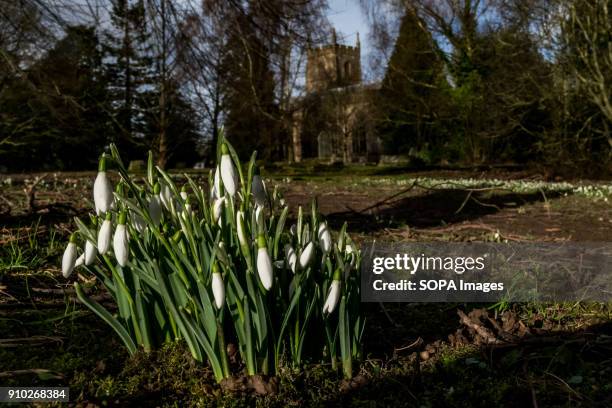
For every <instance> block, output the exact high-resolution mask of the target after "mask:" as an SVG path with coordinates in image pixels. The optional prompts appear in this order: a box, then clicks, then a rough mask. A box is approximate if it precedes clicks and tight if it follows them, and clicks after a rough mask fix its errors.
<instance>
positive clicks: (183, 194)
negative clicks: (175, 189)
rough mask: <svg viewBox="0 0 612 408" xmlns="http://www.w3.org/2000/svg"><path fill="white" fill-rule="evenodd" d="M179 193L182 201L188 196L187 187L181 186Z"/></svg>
mask: <svg viewBox="0 0 612 408" xmlns="http://www.w3.org/2000/svg"><path fill="white" fill-rule="evenodd" d="M180 195H181V198H182V199H183V201H186V200H187V197H189V194H187V189H186V188H185V186H183V187H182V188H181V192H180Z"/></svg>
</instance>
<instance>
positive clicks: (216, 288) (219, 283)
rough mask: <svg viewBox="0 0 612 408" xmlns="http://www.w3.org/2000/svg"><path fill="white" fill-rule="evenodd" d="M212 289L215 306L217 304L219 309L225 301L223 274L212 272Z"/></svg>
mask: <svg viewBox="0 0 612 408" xmlns="http://www.w3.org/2000/svg"><path fill="white" fill-rule="evenodd" d="M212 291H213V296H214V298H215V306H217V309H221V308H222V307H223V304H224V303H225V285H224V284H223V278H222V277H221V274H220V273H218V272H215V273H213V274H212Z"/></svg>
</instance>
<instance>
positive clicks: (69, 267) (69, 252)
mask: <svg viewBox="0 0 612 408" xmlns="http://www.w3.org/2000/svg"><path fill="white" fill-rule="evenodd" d="M76 259H77V247H76V244H75V243H74V242H69V243H68V245H67V246H66V249H65V250H64V255H63V256H62V275H63V276H64V278H67V277H69V276H70V274H71V273H72V271H73V270H74V266H75V263H76Z"/></svg>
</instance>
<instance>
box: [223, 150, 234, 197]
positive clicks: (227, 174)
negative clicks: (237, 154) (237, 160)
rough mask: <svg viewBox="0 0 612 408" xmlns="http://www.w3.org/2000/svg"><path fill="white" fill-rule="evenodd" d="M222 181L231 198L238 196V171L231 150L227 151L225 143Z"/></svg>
mask: <svg viewBox="0 0 612 408" xmlns="http://www.w3.org/2000/svg"><path fill="white" fill-rule="evenodd" d="M220 168H221V181H223V187H225V190H227V192H228V193H229V195H230V196H232V197H233V196H234V194H236V190H237V187H238V183H237V179H238V177H237V175H236V169H235V168H234V163H233V162H232V158H231V157H230V155H229V150H228V149H227V145H226V144H225V143H223V144H222V145H221V167H220Z"/></svg>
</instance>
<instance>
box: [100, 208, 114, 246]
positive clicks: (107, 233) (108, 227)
mask: <svg viewBox="0 0 612 408" xmlns="http://www.w3.org/2000/svg"><path fill="white" fill-rule="evenodd" d="M111 217H112V214H111V213H109V212H107V213H106V218H105V219H104V221H103V222H102V226H101V227H100V231H98V252H99V253H100V255H104V254H105V253H106V251H108V249H109V248H110V242H111V235H112V224H111Z"/></svg>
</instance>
